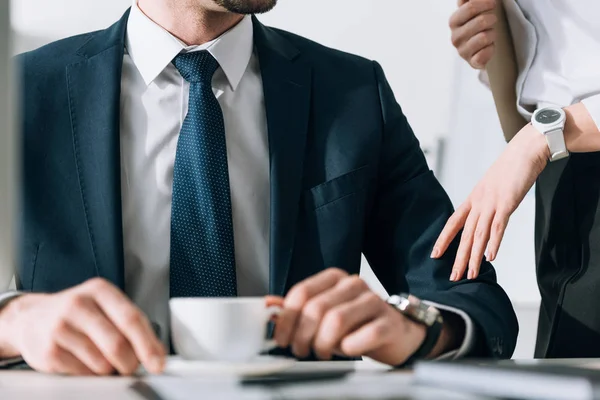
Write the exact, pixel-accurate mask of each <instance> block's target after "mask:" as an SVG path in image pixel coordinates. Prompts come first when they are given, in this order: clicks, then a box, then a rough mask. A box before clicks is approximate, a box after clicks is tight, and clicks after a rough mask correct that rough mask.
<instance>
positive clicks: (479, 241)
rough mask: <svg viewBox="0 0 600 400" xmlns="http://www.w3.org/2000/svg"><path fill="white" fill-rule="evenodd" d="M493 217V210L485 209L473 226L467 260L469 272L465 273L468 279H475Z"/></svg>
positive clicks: (488, 237)
mask: <svg viewBox="0 0 600 400" xmlns="http://www.w3.org/2000/svg"><path fill="white" fill-rule="evenodd" d="M493 219H494V210H490V211H486V212H484V213H482V214H481V216H480V217H479V221H478V222H477V228H475V235H474V240H473V248H472V250H471V259H470V260H469V273H468V274H467V277H468V278H469V279H475V278H476V277H477V275H479V267H480V266H481V260H483V253H484V252H485V248H486V247H487V244H488V240H489V239H490V229H491V227H492V220H493Z"/></svg>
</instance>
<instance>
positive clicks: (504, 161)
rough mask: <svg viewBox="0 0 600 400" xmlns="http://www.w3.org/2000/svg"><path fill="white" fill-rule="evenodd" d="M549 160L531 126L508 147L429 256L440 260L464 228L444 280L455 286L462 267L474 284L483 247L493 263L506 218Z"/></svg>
mask: <svg viewBox="0 0 600 400" xmlns="http://www.w3.org/2000/svg"><path fill="white" fill-rule="evenodd" d="M549 156H550V151H549V149H548V144H547V143H546V139H545V137H544V135H541V134H540V133H539V132H538V131H537V130H536V129H535V128H534V127H533V126H531V124H529V125H527V126H525V127H524V128H523V129H522V130H521V131H520V132H519V133H518V134H517V135H516V136H515V137H514V139H513V140H512V141H511V142H510V143H509V144H508V147H507V148H506V150H504V153H502V155H501V156H500V158H499V159H498V160H497V161H496V162H495V163H494V164H493V165H492V166H491V167H490V169H489V170H488V171H487V172H486V174H485V176H484V177H483V179H482V180H481V181H480V182H479V183H478V184H477V186H476V187H475V189H474V190H473V192H472V193H471V194H470V195H469V197H468V198H467V200H466V201H465V202H464V203H463V204H462V205H461V206H460V207H459V208H458V209H457V210H456V212H455V213H454V214H453V215H452V217H451V218H450V220H448V222H447V223H446V226H445V227H444V230H443V231H442V233H441V234H440V237H439V238H438V240H437V242H436V244H435V246H434V248H433V252H432V254H431V256H432V257H433V258H439V257H441V256H442V255H443V254H444V253H445V252H446V250H447V249H448V246H449V245H450V243H452V240H453V239H454V238H455V237H456V235H457V234H458V233H459V232H460V230H461V229H463V227H464V230H463V233H462V236H461V240H460V246H459V247H458V253H457V255H456V260H455V262H454V268H453V269H452V275H451V276H450V280H452V281H459V280H461V279H462V277H463V275H464V273H465V269H466V268H467V264H468V266H469V273H468V276H467V277H468V278H469V279H474V278H476V277H477V275H478V274H479V267H480V264H481V260H482V259H483V255H484V252H485V250H486V247H487V259H488V260H489V261H493V260H494V259H495V258H496V255H497V254H498V249H499V248H500V242H501V241H502V237H503V236H504V231H505V230H506V226H507V225H508V220H509V218H510V216H511V215H512V213H513V212H514V211H515V210H516V208H517V207H518V206H519V204H520V203H521V201H523V198H524V197H525V195H526V194H527V192H528V191H529V189H531V187H532V186H533V184H534V183H535V181H536V179H537V177H538V176H539V174H540V173H541V172H542V171H543V169H544V168H545V167H546V164H547V162H548V158H549Z"/></svg>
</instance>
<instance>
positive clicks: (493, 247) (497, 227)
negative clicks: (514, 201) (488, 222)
mask: <svg viewBox="0 0 600 400" xmlns="http://www.w3.org/2000/svg"><path fill="white" fill-rule="evenodd" d="M508 218H509V217H508V214H506V213H504V212H497V213H496V216H495V217H494V220H493V222H492V227H491V230H490V242H489V245H488V259H489V260H490V261H494V260H495V259H496V256H497V255H498V250H500V243H501V242H502V238H503V237H504V232H505V231H506V226H507V225H508Z"/></svg>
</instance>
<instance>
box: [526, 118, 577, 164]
mask: <svg viewBox="0 0 600 400" xmlns="http://www.w3.org/2000/svg"><path fill="white" fill-rule="evenodd" d="M566 120H567V116H566V114H565V112H564V111H563V109H562V108H558V107H545V108H540V109H539V110H536V111H535V112H534V113H533V116H532V117H531V124H532V125H533V127H534V128H535V129H537V130H538V131H540V132H541V133H542V134H543V135H544V136H545V137H546V141H547V142H548V147H549V148H550V161H557V160H560V159H563V158H566V157H568V156H569V151H568V150H567V145H566V144H565V135H564V128H565V122H566Z"/></svg>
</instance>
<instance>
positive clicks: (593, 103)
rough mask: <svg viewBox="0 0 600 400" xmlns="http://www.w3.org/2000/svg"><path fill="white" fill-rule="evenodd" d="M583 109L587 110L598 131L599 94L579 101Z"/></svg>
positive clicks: (599, 119) (599, 121)
mask: <svg viewBox="0 0 600 400" xmlns="http://www.w3.org/2000/svg"><path fill="white" fill-rule="evenodd" d="M581 102H582V103H583V105H584V106H585V108H587V110H588V112H589V113H590V115H591V117H592V119H593V120H594V122H595V123H596V126H597V127H598V130H600V94H596V95H594V96H590V97H588V98H586V99H583V100H581Z"/></svg>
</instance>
